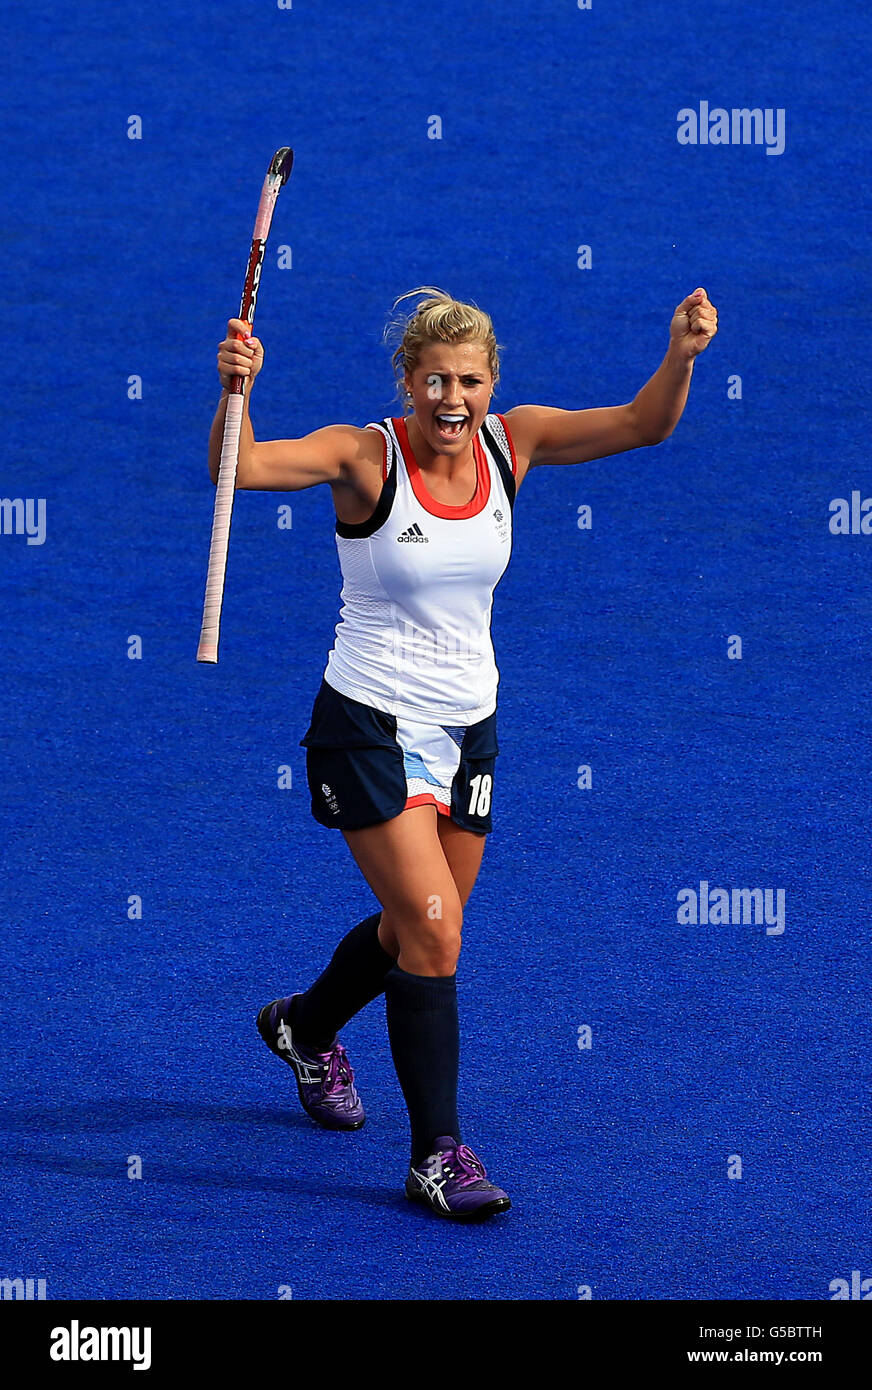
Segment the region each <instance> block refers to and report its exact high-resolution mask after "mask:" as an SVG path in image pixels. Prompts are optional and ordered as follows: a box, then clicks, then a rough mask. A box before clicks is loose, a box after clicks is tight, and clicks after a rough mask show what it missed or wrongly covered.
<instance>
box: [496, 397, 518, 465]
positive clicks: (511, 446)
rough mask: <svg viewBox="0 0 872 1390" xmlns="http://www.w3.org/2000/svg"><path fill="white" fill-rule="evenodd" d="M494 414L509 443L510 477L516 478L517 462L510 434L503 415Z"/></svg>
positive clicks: (497, 412)
mask: <svg viewBox="0 0 872 1390" xmlns="http://www.w3.org/2000/svg"><path fill="white" fill-rule="evenodd" d="M494 414H495V415H496V417H497V419H498V420H499V422H500V424H501V425H502V427H503V429H504V430H505V432H506V439H507V440H508V441H509V453H510V454H511V456H512V475H513V476H517V472H518V460H517V459H516V458H515V446H514V444H513V443H512V432H511V430H510V429H509V426H508V423H507V421H506V417H505V415H501V414H500V412H499V411H498V410H495V411H494Z"/></svg>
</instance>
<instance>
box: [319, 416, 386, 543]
mask: <svg viewBox="0 0 872 1390" xmlns="http://www.w3.org/2000/svg"><path fill="white" fill-rule="evenodd" d="M334 428H335V429H344V430H347V431H348V434H347V438H346V440H345V441H344V443H343V446H342V457H343V459H344V462H343V465H342V467H341V469H340V471H339V474H338V476H337V477H336V478H335V479H334V480H333V483H332V485H331V486H332V491H333V506H334V508H335V510H336V516H337V518H338V520H339V521H343V522H348V523H349V524H351V525H359V524H361V523H362V522H365V521H368V520H369V518H370V517H371V516H372V514H373V512H374V511H375V508H376V505H377V503H378V500H379V496H380V495H381V490H382V486H383V483H384V465H385V463H386V461H387V440H386V439H385V436H384V435H383V434H382V432H381V430H376V429H370V428H369V426H366V427H365V428H364V429H359V428H355V427H353V426H351V425H340V426H334Z"/></svg>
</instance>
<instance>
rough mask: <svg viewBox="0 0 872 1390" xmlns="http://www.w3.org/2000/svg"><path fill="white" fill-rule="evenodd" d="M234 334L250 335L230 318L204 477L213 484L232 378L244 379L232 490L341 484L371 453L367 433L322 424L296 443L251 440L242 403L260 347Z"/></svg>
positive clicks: (260, 356) (221, 355)
mask: <svg viewBox="0 0 872 1390" xmlns="http://www.w3.org/2000/svg"><path fill="white" fill-rule="evenodd" d="M236 332H240V333H241V332H245V333H250V328H249V325H248V324H247V323H244V322H243V321H242V320H241V319H231V320H230V322H229V323H228V325H227V337H226V338H225V340H224V342H223V343H221V344H220V345H219V347H218V375H219V377H220V380H221V385H222V387H223V388H224V389H223V390H222V392H221V399H220V401H219V402H218V409H217V410H216V412H215V418H214V420H213V421H212V430H211V433H210V435H209V476H210V478H211V479H212V482H213V483H217V481H218V466H219V463H220V460H221V443H222V440H223V437H224V416H225V413H226V410H227V399H228V397H229V395H230V391H229V386H230V381H231V378H232V376H233V375H239V376H244V377H245V378H246V389H245V395H244V396H243V407H242V429H241V431H240V435H239V463H238V465H237V469H236V487H237V490H244V491H249V492H298V491H300V489H302V488H306V487H314V485H315V484H316V483H331V484H334V483H340V484H341V483H342V481H343V479H344V478H345V477H346V475H347V476H348V477H349V479H350V478H351V476H352V474H353V473H354V470H355V468H356V466H358V465H359V462H360V460H361V459H364V458H366V457H369V455H370V454H371V453H372V449H373V444H372V431H371V430H370V431H367V430H361V429H357V428H355V426H353V425H325V426H324V427H323V428H322V429H319V430H314V431H313V433H312V434H307V435H304V436H303V437H302V438H301V439H268V440H263V441H261V442H258V441H257V440H256V439H255V437H254V430H253V429H252V425H251V419H250V417H249V413H248V404H249V396H250V393H251V386H252V383H253V382H254V379H255V377H256V376H257V374H258V372H259V371H260V369H261V367H262V365H263V345H262V343H261V342H260V340H259V339H258V338H253V337H248V338H246V340H245V341H244V342H240V341H239V340H238V339H237V338H235V337H234V336H233V335H234V334H235V333H236Z"/></svg>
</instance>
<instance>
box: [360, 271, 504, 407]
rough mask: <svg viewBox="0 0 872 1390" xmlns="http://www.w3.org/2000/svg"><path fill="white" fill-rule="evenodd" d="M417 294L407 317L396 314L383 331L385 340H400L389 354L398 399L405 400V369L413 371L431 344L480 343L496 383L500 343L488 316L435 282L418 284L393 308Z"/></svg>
mask: <svg viewBox="0 0 872 1390" xmlns="http://www.w3.org/2000/svg"><path fill="white" fill-rule="evenodd" d="M417 294H423V295H425V296H426V298H425V299H423V300H422V301H421V303H420V304H419V305H418V307H417V309H416V310H415V311H414V313H413V314H411V315H410V316H409V317H408V318H407V317H405V316H404V315H402V314H400V315H395V316H394V318H392V319H391V320H390V322H389V323H388V325H387V327H386V328H385V333H384V336H385V341H386V342H391V341H394V340H396V339H397V338H400V339H401V341H400V344H399V347H398V348H397V349H396V351H395V352H394V353H393V355H392V357H391V362H392V363H393V368H394V373H395V375H396V378H397V393H398V394H399V396H400V398H401V399H402V400H405V385H404V380H403V378H404V374H405V372H406V371H407V370H408V371H409V372H413V371H414V370H415V368H416V367H417V366H418V363H419V361H420V357H421V351H422V349H423V348H425V347H427V346H428V345H429V344H430V343H480V344H481V346H482V347H483V348H484V350H485V352H486V353H487V359H488V366H489V368H490V370H491V374H492V376H493V379H494V386H496V384H497V382H498V381H499V379H500V358H499V352H500V345H499V343H498V342H497V340H496V336H495V334H494V326H493V323H492V322H491V318H490V315H489V314H486V313H485V312H484V310H483V309H479V307H478V305H477V304H466V303H464V301H463V300H460V299H454V298H452V296H451V295H450V294H447V293H446V291H445V290H440V289H437V288H436V286H435V285H419V286H418V288H417V289H416V290H409V292H408V294H401V295H400V297H399V299H395V300H394V306H393V307H394V309H396V307H397V305H398V304H401V303H402V302H403V300H404V299H412V298H414V296H415V295H417Z"/></svg>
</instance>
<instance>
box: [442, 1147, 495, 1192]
mask: <svg viewBox="0 0 872 1390" xmlns="http://www.w3.org/2000/svg"><path fill="white" fill-rule="evenodd" d="M452 1156H453V1157H454V1158H455V1159H456V1160H457V1166H458V1168H459V1169H460V1170H461V1171H460V1172H459V1173H455V1172H454V1171H453V1168H452V1163H451V1158H452ZM442 1171H443V1173H445V1175H446V1176H447V1177H449V1178H453V1179H454V1181H455V1182H456V1183H457V1186H458V1187H466V1186H467V1185H468V1184H469V1183H471V1182H478V1181H479V1180H480V1179H481V1178H486V1177H487V1173H486V1172H485V1169H484V1164H483V1163H482V1161H481V1159H480V1158H476V1156H475V1154H474V1153H473V1152H472V1149H470V1148H468V1147H467V1145H466V1144H458V1145H457V1148H456V1149H453V1150H451V1151H450V1155H449V1158H448V1159H447V1160H446V1161H445V1162H444V1163H443V1164H442Z"/></svg>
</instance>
